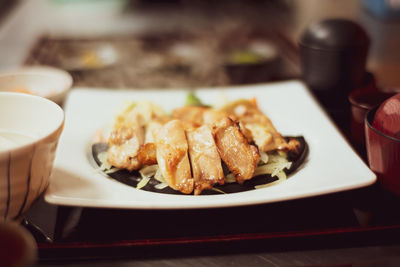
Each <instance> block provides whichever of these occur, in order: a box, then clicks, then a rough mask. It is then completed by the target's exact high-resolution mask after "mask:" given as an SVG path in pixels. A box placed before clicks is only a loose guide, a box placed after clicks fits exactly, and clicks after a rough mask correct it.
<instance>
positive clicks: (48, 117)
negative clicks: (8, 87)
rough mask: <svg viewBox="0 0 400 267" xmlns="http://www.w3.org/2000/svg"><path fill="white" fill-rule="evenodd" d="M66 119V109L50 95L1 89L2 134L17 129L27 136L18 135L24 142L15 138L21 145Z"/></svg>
mask: <svg viewBox="0 0 400 267" xmlns="http://www.w3.org/2000/svg"><path fill="white" fill-rule="evenodd" d="M63 120H64V112H63V110H62V109H61V107H60V106H58V105H57V104H56V103H54V102H52V101H50V100H48V99H45V98H42V97H38V96H32V95H27V94H20V93H8V92H0V136H3V137H4V135H6V136H5V137H6V138H8V137H9V136H8V135H9V134H10V133H11V134H13V133H15V134H18V135H22V136H25V137H27V138H23V137H22V139H20V138H19V139H18V140H20V141H21V142H18V140H13V141H17V142H18V145H24V144H27V143H30V142H34V141H36V140H39V139H41V138H43V137H45V136H47V135H49V134H51V133H52V132H54V131H55V130H57V129H58V128H59V127H60V125H61V124H62V123H63ZM25 139H26V140H25ZM0 141H1V140H0ZM0 144H1V142H0ZM18 145H17V146H18ZM4 149H9V147H3V148H2V147H1V146H0V151H1V150H4Z"/></svg>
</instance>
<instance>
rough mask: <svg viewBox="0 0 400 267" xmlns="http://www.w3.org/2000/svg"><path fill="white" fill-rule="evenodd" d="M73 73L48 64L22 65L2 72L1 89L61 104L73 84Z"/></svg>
mask: <svg viewBox="0 0 400 267" xmlns="http://www.w3.org/2000/svg"><path fill="white" fill-rule="evenodd" d="M72 82H73V80H72V77H71V75H70V74H69V73H68V72H66V71H64V70H61V69H57V68H53V67H48V66H31V67H21V68H19V69H15V70H8V71H3V72H0V91H7V92H22V93H29V94H33V95H38V96H42V97H45V98H48V99H50V100H52V101H54V102H56V103H58V104H61V103H62V101H63V100H64V98H65V96H66V94H67V93H68V91H69V90H70V89H71V86H72Z"/></svg>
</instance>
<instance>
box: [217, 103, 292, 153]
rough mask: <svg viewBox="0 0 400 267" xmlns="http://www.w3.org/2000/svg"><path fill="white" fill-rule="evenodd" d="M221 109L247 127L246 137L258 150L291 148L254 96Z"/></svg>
mask: <svg viewBox="0 0 400 267" xmlns="http://www.w3.org/2000/svg"><path fill="white" fill-rule="evenodd" d="M223 110H224V111H226V112H227V113H229V114H230V115H232V116H235V117H236V118H237V119H238V120H239V121H240V123H241V124H242V125H243V127H244V128H246V129H247V133H246V137H248V138H249V139H251V140H252V141H253V142H254V143H255V144H256V145H257V147H258V149H259V150H260V151H263V152H267V151H272V150H289V149H290V148H291V146H289V145H288V143H287V142H286V141H285V139H284V138H283V137H282V135H281V134H280V133H279V132H278V131H277V130H276V129H275V127H274V125H273V124H272V122H271V120H270V119H269V118H268V117H267V116H266V115H265V114H263V113H262V112H261V110H260V109H259V108H258V105H257V101H256V99H255V98H253V99H251V100H247V99H241V100H238V101H234V102H232V103H230V104H229V105H228V106H226V107H224V108H223Z"/></svg>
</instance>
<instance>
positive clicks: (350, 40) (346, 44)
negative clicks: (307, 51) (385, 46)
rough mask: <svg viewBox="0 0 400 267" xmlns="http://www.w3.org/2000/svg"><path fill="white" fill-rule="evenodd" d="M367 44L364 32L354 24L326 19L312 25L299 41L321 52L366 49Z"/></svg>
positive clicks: (368, 41)
mask: <svg viewBox="0 0 400 267" xmlns="http://www.w3.org/2000/svg"><path fill="white" fill-rule="evenodd" d="M369 43H370V39H369V37H368V35H367V33H366V32H365V30H364V29H363V28H362V27H361V26H360V25H359V24H357V23H356V22H353V21H351V20H346V19H326V20H323V21H320V22H317V23H314V24H312V25H311V26H310V27H308V28H307V29H306V31H305V32H304V33H303V34H302V36H301V39H300V44H301V45H303V46H306V47H310V48H313V49H322V50H338V49H343V48H352V47H360V46H365V47H368V46H369Z"/></svg>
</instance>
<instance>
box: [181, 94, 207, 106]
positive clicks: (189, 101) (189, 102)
mask: <svg viewBox="0 0 400 267" xmlns="http://www.w3.org/2000/svg"><path fill="white" fill-rule="evenodd" d="M185 105H186V106H203V107H206V106H207V105H204V104H203V103H202V102H201V100H200V99H199V98H198V97H197V96H196V94H195V93H194V92H189V93H188V94H187V96H186V103H185Z"/></svg>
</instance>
